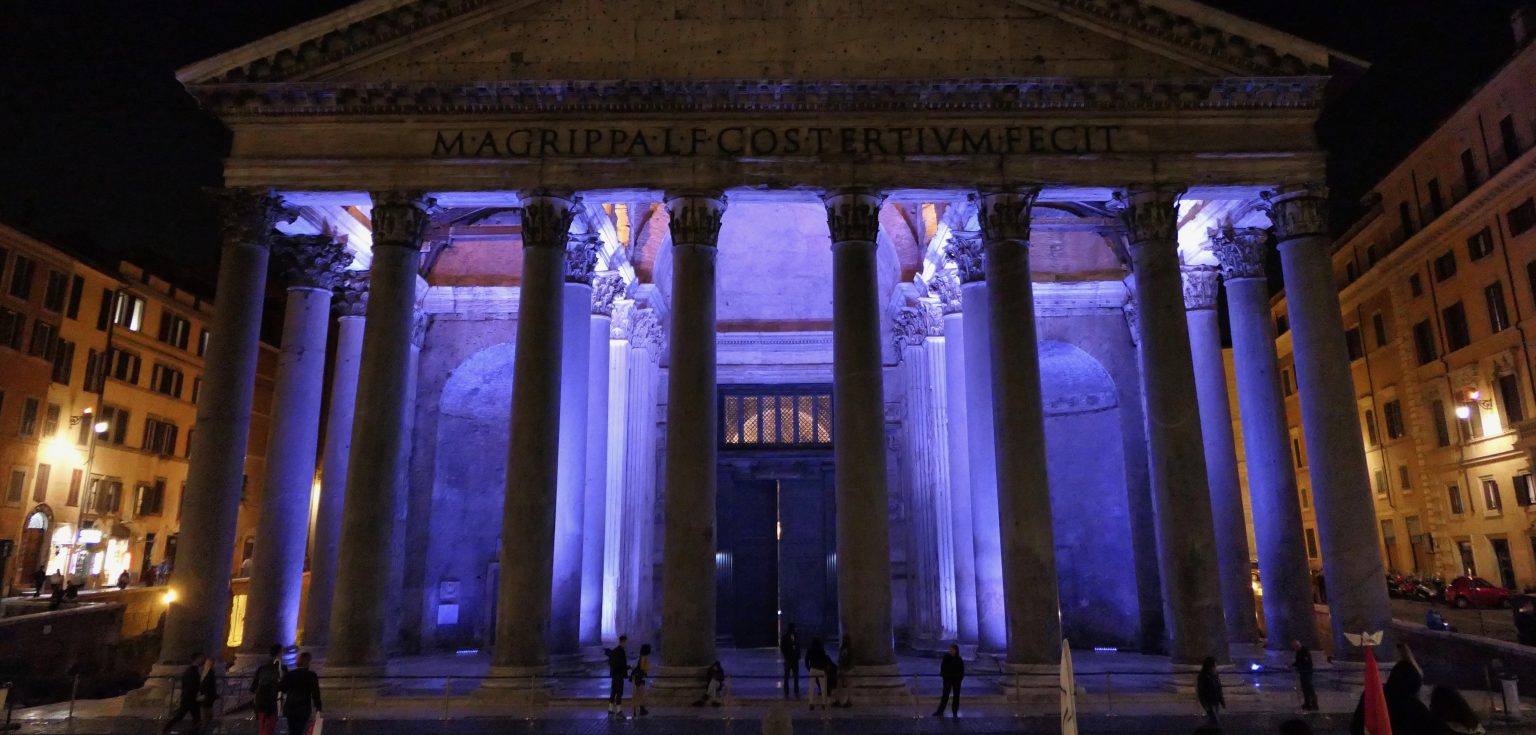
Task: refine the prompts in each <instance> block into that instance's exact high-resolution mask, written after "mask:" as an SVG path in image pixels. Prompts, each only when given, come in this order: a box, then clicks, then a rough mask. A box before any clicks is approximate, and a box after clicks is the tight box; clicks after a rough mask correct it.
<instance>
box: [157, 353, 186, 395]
mask: <svg viewBox="0 0 1536 735" xmlns="http://www.w3.org/2000/svg"><path fill="white" fill-rule="evenodd" d="M181 383H182V373H181V371H180V370H177V369H176V368H173V367H170V366H168V365H162V364H160V363H158V362H157V363H155V365H154V367H153V368H151V369H150V371H149V389H150V390H152V391H155V392H156V393H163V394H165V395H168V396H173V397H175V398H180V397H181Z"/></svg>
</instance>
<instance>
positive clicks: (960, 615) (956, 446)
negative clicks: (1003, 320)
mask: <svg viewBox="0 0 1536 735" xmlns="http://www.w3.org/2000/svg"><path fill="white" fill-rule="evenodd" d="M955 290H956V293H955V294H954V296H955V298H954V300H953V301H952V302H951V301H948V300H946V303H947V304H948V303H952V304H953V306H954V308H956V309H958V307H959V293H958V290H959V285H958V283H956V285H955ZM963 320H964V317H963V316H962V315H961V313H960V312H959V311H954V312H951V313H947V314H945V315H944V392H945V413H946V414H947V415H946V418H945V426H944V429H945V435H946V436H947V439H948V442H949V508H950V518H949V523H950V530H951V534H952V537H953V538H954V542H955V550H954V560H955V628H956V635H957V637H958V638H959V642H960V643H962V644H968V645H974V644H975V643H976V635H977V620H976V539H975V534H974V533H973V532H972V529H973V528H974V527H975V520H974V519H973V518H972V517H971V513H972V510H971V471H970V467H971V463H970V461H969V460H970V445H969V442H968V440H967V435H966V423H967V417H966V390H965V324H964V321H963Z"/></svg>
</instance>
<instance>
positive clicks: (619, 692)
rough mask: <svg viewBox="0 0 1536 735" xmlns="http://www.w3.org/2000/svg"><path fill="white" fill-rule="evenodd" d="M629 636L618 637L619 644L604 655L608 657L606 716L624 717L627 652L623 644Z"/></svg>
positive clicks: (627, 664) (627, 667)
mask: <svg viewBox="0 0 1536 735" xmlns="http://www.w3.org/2000/svg"><path fill="white" fill-rule="evenodd" d="M628 642H629V636H624V635H621V636H619V644H618V645H616V646H614V647H613V648H610V649H608V650H607V651H605V652H604V653H605V654H606V655H607V657H608V714H610V715H618V716H619V717H620V718H621V719H622V718H623V717H624V679H625V677H628V676H629V652H628V651H626V650H624V644H625V643H628Z"/></svg>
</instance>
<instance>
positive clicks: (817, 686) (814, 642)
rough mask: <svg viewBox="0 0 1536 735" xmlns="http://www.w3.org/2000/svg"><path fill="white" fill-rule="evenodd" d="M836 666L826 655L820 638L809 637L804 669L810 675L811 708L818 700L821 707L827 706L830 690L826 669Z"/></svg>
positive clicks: (813, 707)
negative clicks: (809, 641)
mask: <svg viewBox="0 0 1536 735" xmlns="http://www.w3.org/2000/svg"><path fill="white" fill-rule="evenodd" d="M830 668H836V664H833V663H832V659H831V658H830V657H828V656H827V649H826V647H825V646H823V645H822V643H821V639H820V638H812V639H811V647H810V648H807V649H805V670H806V671H807V672H808V673H810V675H811V691H810V695H811V709H813V710H814V709H816V703H817V702H818V701H820V703H821V708H822V709H826V708H827V700H828V698H829V695H831V693H832V692H831V690H830V689H828V688H827V687H828V686H829V685H828V683H827V670H828V669H830Z"/></svg>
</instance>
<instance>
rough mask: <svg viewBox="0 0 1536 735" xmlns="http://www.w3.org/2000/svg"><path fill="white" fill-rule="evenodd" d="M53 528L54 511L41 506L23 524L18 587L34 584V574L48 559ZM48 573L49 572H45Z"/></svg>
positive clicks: (17, 574) (19, 550) (17, 575)
mask: <svg viewBox="0 0 1536 735" xmlns="http://www.w3.org/2000/svg"><path fill="white" fill-rule="evenodd" d="M52 526H53V510H52V509H50V508H49V507H48V506H46V505H39V506H37V507H36V508H33V509H32V512H31V513H28V514H27V518H26V520H25V521H23V522H22V524H21V544H20V545H19V546H18V547H17V549H16V582H15V584H16V587H17V588H24V587H28V586H30V585H31V584H32V573H33V572H35V571H37V568H38V567H40V566H43V565H44V564H45V562H46V561H47V559H46V558H45V556H44V554H45V552H46V551H47V549H48V529H49V528H51V527H52ZM43 571H44V572H47V571H49V570H46V569H45V570H43Z"/></svg>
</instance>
